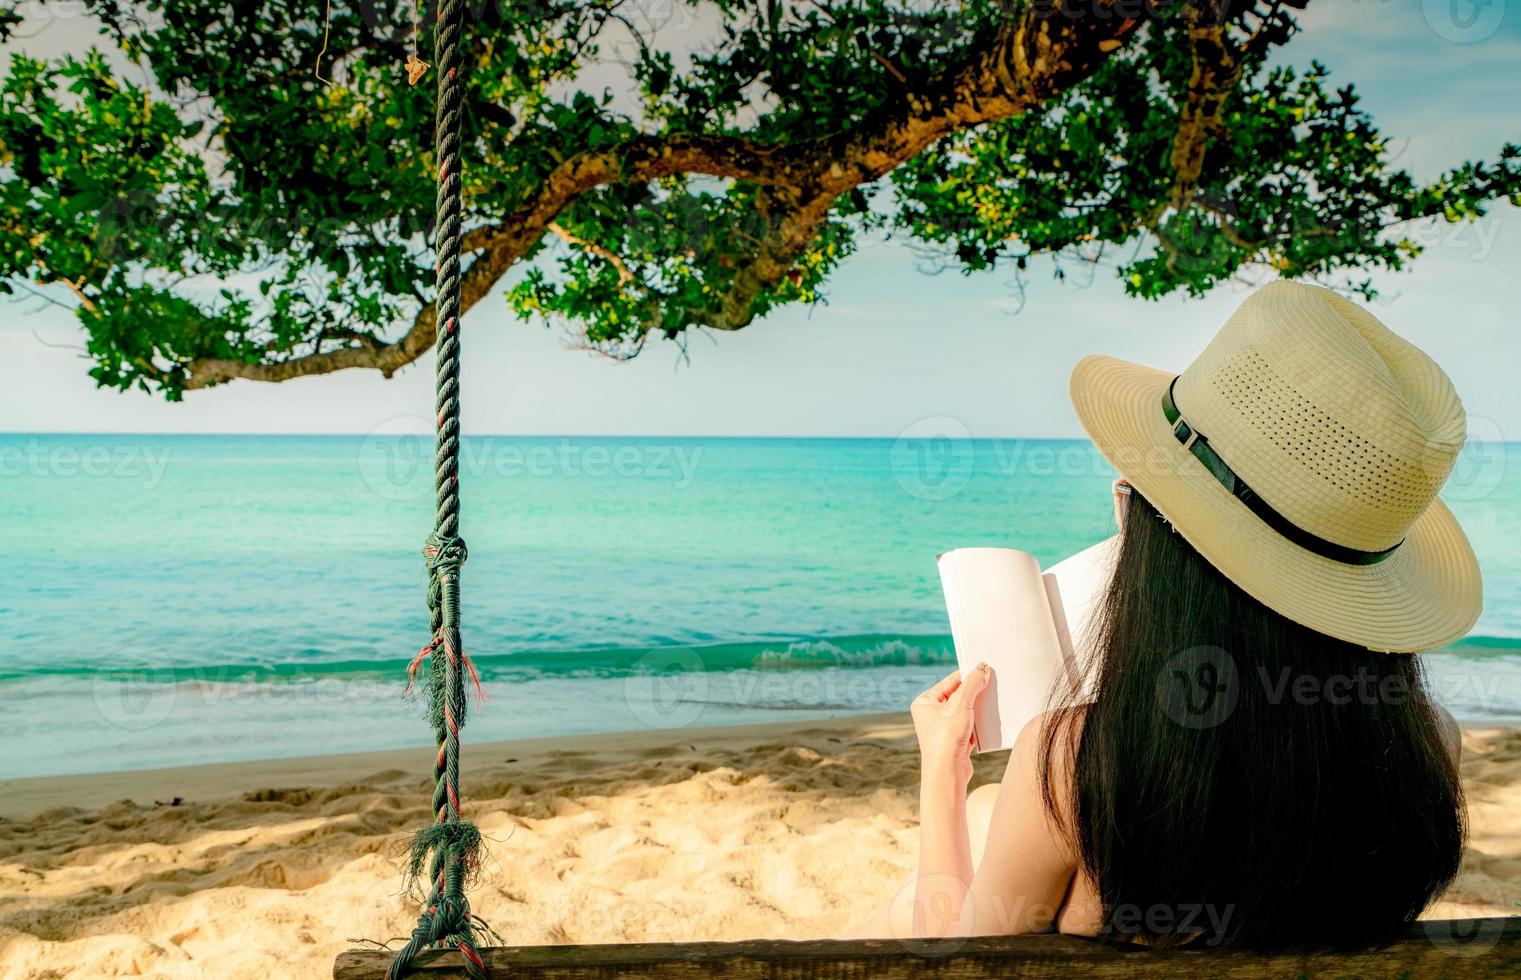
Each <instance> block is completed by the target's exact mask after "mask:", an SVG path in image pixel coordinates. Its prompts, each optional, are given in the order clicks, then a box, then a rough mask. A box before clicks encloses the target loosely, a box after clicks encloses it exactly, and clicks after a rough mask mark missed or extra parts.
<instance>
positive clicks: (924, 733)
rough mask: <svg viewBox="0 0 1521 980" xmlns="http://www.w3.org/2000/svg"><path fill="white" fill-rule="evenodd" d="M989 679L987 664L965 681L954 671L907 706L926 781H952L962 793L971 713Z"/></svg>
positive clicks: (971, 744) (968, 773)
mask: <svg viewBox="0 0 1521 980" xmlns="http://www.w3.org/2000/svg"><path fill="white" fill-rule="evenodd" d="M991 679H992V673H991V672H990V671H989V670H988V665H987V664H978V665H977V669H976V670H973V671H972V672H971V673H970V674H968V675H967V678H966V680H965V681H963V680H962V679H961V671H959V670H955V671H952V672H951V673H950V676H948V677H946V678H945V679H944V680H942V681H941V682H940V683H938V684H936V685H935V686H934V687H932V688H930V689H929V690H928V691H925V692H924V693H923V694H921V695H919V696H918V697H917V698H914V703H913V704H911V705H909V714H910V715H911V716H912V717H913V719H914V734H915V735H916V736H918V738H919V759H920V763H921V766H922V769H923V777H924V779H925V780H926V781H931V780H933V781H945V780H954V784H955V788H957V789H959V790H962V791H963V792H964V791H965V790H966V784H967V783H968V782H970V781H971V779H972V750H973V749H974V748H975V747H976V736H975V735H974V734H973V731H972V710H973V709H974V708H975V707H976V706H977V699H978V697H980V696H981V695H982V692H983V691H985V690H987V688H988V682H989V681H990V680H991Z"/></svg>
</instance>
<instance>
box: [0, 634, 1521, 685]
mask: <svg viewBox="0 0 1521 980" xmlns="http://www.w3.org/2000/svg"><path fill="white" fill-rule="evenodd" d="M304 652H306V653H308V654H310V657H309V658H303V659H300V660H292V661H289V662H282V663H253V662H245V663H237V662H233V663H226V664H200V665H196V664H190V665H184V664H169V663H158V662H153V661H149V660H142V661H138V662H124V661H115V662H112V663H110V664H99V665H94V666H53V665H49V666H39V667H37V668H17V667H12V668H11V669H9V670H3V669H0V683H6V682H21V681H41V680H45V679H50V678H51V679H57V680H60V681H67V680H68V679H74V680H79V679H84V678H92V677H100V676H122V675H131V676H132V677H133V678H134V679H136V680H138V681H140V682H146V683H153V682H155V681H161V682H163V683H186V682H191V683H196V682H199V683H207V684H228V683H239V684H241V683H260V682H273V683H280V682H288V683H300V682H303V681H319V680H340V679H366V680H397V681H401V680H404V679H405V677H406V669H407V664H408V660H409V658H405V657H388V658H384V659H373V660H369V659H341V660H329V659H322V654H321V651H318V650H310V651H304ZM1432 655H1434V656H1458V657H1462V658H1464V659H1482V658H1489V657H1501V658H1512V657H1521V637H1506V636H1470V637H1466V638H1465V639H1463V640H1461V641H1459V642H1458V643H1456V644H1454V645H1452V646H1451V647H1447V648H1445V649H1443V650H1440V651H1435V652H1434V653H1433V654H1432ZM955 659H956V656H955V648H954V647H953V646H952V643H951V638H950V637H949V636H948V635H944V634H922V635H916V634H867V635H860V636H837V637H815V638H805V639H770V640H751V641H743V642H734V643H713V644H686V645H676V644H667V645H659V646H628V647H604V648H597V649H586V650H563V649H559V650H556V649H528V650H519V651H515V652H513V653H503V654H487V655H481V656H474V657H472V660H473V661H474V663H475V666H476V669H477V670H478V671H479V672H480V675H481V678H482V679H483V680H487V681H492V680H520V679H537V678H550V677H565V678H571V677H624V676H629V675H633V674H645V673H654V674H667V673H681V672H693V671H696V672H708V673H713V672H717V673H725V672H732V671H739V670H754V671H783V670H786V671H794V670H824V669H847V670H848V669H866V668H881V667H914V666H924V665H947V664H952V663H954V662H955Z"/></svg>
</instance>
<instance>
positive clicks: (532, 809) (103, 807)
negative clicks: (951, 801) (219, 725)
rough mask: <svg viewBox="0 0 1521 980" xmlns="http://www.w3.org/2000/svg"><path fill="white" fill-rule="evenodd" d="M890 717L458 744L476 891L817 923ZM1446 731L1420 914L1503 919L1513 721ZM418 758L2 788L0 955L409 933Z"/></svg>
mask: <svg viewBox="0 0 1521 980" xmlns="http://www.w3.org/2000/svg"><path fill="white" fill-rule="evenodd" d="M905 722H906V718H905V717H904V716H878V717H872V718H865V719H863V718H860V717H855V718H843V719H834V720H830V721H824V722H806V723H791V724H782V725H765V726H745V727H736V728H721V729H702V730H698V729H691V730H685V731H676V732H644V733H640V734H637V735H629V736H596V737H577V738H567V739H544V740H539V741H536V742H531V743H528V742H520V743H515V744H511V745H508V744H492V745H471V746H467V768H466V774H465V791H466V794H467V798H468V800H469V801H470V802H469V804H468V810H469V811H470V814H471V816H472V817H473V819H474V820H475V821H476V822H477V824H478V825H479V826H480V827H481V829H482V830H483V831H484V832H485V833H486V834H487V835H488V836H489V837H490V838H492V839H493V843H492V845H491V850H490V857H489V862H488V867H487V868H486V874H485V879H484V881H483V882H482V884H481V885H480V886H479V887H478V888H477V889H476V891H475V892H474V893H473V899H474V902H475V907H476V910H477V911H478V912H479V913H480V914H481V915H482V916H484V917H485V918H486V919H487V920H488V921H489V922H490V923H491V924H492V925H493V926H495V928H496V929H497V930H499V931H500V932H501V933H502V935H503V936H504V937H505V938H506V939H507V940H508V941H509V942H513V943H598V942H620V941H636V940H657V941H682V940H697V939H708V940H723V939H741V938H752V937H787V938H813V937H820V936H829V935H834V934H837V933H839V932H841V931H843V930H845V929H846V928H848V927H849V926H850V925H852V924H854V923H856V922H858V921H859V920H861V919H864V918H865V917H866V916H867V915H868V914H869V913H870V911H871V910H872V908H874V907H875V905H877V904H878V903H880V902H881V901H882V900H883V899H884V897H885V896H886V895H887V894H889V893H890V891H891V890H892V889H893V888H894V887H896V885H897V884H898V883H899V882H900V881H901V880H902V878H903V876H904V875H905V874H906V873H907V871H908V869H910V868H911V867H912V864H913V861H914V856H915V848H916V838H917V832H916V823H915V809H916V807H915V798H916V780H917V757H916V753H915V751H914V747H913V741H912V734H911V731H910V729H909V728H908V727H907V725H906V724H905ZM1464 742H1465V758H1464V764H1463V773H1464V778H1465V783H1466V785H1467V788H1468V793H1469V796H1470V807H1471V819H1472V825H1473V844H1472V847H1471V849H1470V853H1469V854H1468V856H1467V859H1466V861H1465V864H1464V869H1463V873H1462V875H1461V877H1460V878H1459V880H1458V882H1457V884H1456V886H1455V887H1454V888H1453V890H1452V891H1451V892H1450V893H1449V894H1448V896H1446V898H1445V899H1444V900H1443V901H1442V902H1441V903H1440V904H1439V905H1437V906H1436V907H1435V908H1433V909H1432V910H1431V914H1432V915H1433V916H1436V917H1447V916H1466V915H1481V914H1488V915H1506V914H1518V912H1521V730H1507V729H1482V730H1481V729H1475V730H1469V731H1465V733H1464ZM430 757H431V752H430V751H428V750H416V751H400V752H376V753H364V754H361V755H349V756H327V757H315V758H309V759H299V760H279V761H274V762H256V763H242V764H229V765H218V766H195V767H186V768H181V769H167V770H156V771H152V772H141V773H120V774H109V775H101V776H74V777H56V778H46V779H27V780H11V781H8V782H4V783H0V800H3V802H0V813H3V817H0V975H3V976H7V977H13V976H14V977H22V976H29V977H63V976H153V977H234V978H235V977H250V978H254V977H256V978H259V980H269V978H271V977H325V976H330V975H331V969H332V961H333V958H334V956H335V955H336V954H337V953H338V952H339V951H340V950H343V949H345V948H348V947H350V946H352V945H354V944H355V941H356V940H359V939H374V940H386V939H390V938H393V937H398V936H403V935H404V934H406V933H407V932H408V931H409V930H410V928H411V925H412V922H413V916H414V906H413V905H412V903H411V902H410V901H409V900H408V899H407V897H406V896H404V895H403V894H402V893H401V887H400V877H399V873H398V864H397V852H398V848H399V845H400V843H401V842H402V841H403V840H404V838H405V836H406V832H407V831H408V830H410V829H412V828H415V827H417V826H419V825H421V824H422V823H423V822H425V821H426V820H427V819H428V815H427V809H428V804H427V799H428V796H427V793H428V790H429V785H428V781H427V779H426V778H419V774H425V773H426V772H427V767H428V765H429V760H430ZM1000 761H1001V760H1000V759H998V758H996V757H988V758H987V759H985V760H984V762H983V763H982V764H981V767H980V769H979V773H978V777H977V778H978V780H979V781H982V780H986V779H994V778H997V775H998V770H999V763H1000ZM175 797H180V798H181V799H180V802H179V803H178V804H175V803H174V802H173V801H174V798H175ZM155 801H157V802H155Z"/></svg>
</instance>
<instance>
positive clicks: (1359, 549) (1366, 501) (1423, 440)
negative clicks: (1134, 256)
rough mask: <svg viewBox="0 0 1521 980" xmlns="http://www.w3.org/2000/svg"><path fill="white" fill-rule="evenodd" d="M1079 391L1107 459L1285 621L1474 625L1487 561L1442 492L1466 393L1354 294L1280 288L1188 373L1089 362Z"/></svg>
mask: <svg viewBox="0 0 1521 980" xmlns="http://www.w3.org/2000/svg"><path fill="white" fill-rule="evenodd" d="M1071 391H1072V403H1073V405H1074V406H1075V407H1076V409H1077V416H1078V419H1079V420H1080V421H1081V422H1082V424H1083V428H1084V429H1086V430H1087V431H1088V435H1089V436H1090V437H1091V438H1092V439H1093V441H1094V443H1095V444H1096V445H1097V446H1098V448H1099V451H1100V452H1102V453H1103V454H1104V456H1105V458H1107V459H1108V460H1109V462H1110V464H1111V465H1113V466H1114V468H1115V469H1117V470H1119V471H1120V473H1121V474H1122V475H1123V476H1125V478H1126V479H1127V480H1128V481H1129V482H1130V484H1131V485H1132V486H1134V487H1135V488H1136V489H1137V490H1138V491H1139V492H1140V493H1141V494H1142V495H1143V496H1144V497H1145V498H1146V499H1147V500H1148V501H1150V502H1151V503H1152V504H1153V505H1154V506H1155V507H1156V508H1157V510H1158V511H1160V512H1161V514H1162V516H1163V517H1165V518H1166V519H1167V520H1168V521H1169V522H1170V523H1171V524H1172V525H1173V527H1175V528H1176V529H1177V530H1178V532H1179V533H1181V534H1182V535H1183V537H1184V539H1186V540H1187V541H1188V543H1189V544H1190V545H1192V546H1193V547H1194V548H1195V549H1196V550H1197V551H1198V552H1199V553H1200V554H1202V555H1203V556H1204V557H1205V558H1206V559H1208V560H1209V562H1210V563H1211V564H1212V565H1214V566H1215V567H1216V568H1217V569H1219V570H1220V571H1221V572H1222V573H1223V574H1224V575H1225V576H1226V577H1227V578H1229V579H1230V580H1231V581H1232V582H1234V583H1236V585H1238V586H1240V587H1241V588H1242V589H1243V590H1245V591H1246V592H1247V594H1249V595H1251V596H1253V597H1254V598H1256V599H1257V600H1258V601H1259V602H1261V603H1263V604H1264V605H1266V606H1268V607H1270V608H1271V609H1273V610H1275V611H1277V612H1278V613H1280V614H1281V615H1283V616H1286V617H1288V618H1289V619H1291V620H1293V621H1295V622H1297V623H1301V624H1303V625H1305V626H1308V627H1310V628H1311V629H1314V630H1317V631H1319V632H1321V633H1326V634H1329V635H1330V636H1334V637H1337V638H1338V639H1342V640H1346V641H1349V642H1351V643H1357V644H1360V645H1362V646H1365V647H1368V648H1370V649H1373V650H1386V651H1418V650H1430V649H1432V648H1434V647H1439V646H1443V645H1445V644H1448V643H1451V642H1453V641H1454V640H1457V639H1458V638H1459V637H1461V636H1463V634H1465V633H1467V632H1468V630H1469V628H1470V627H1471V626H1473V624H1474V621H1475V620H1476V619H1478V616H1479V609H1480V607H1481V605H1482V601H1483V595H1482V587H1481V585H1480V581H1479V565H1478V562H1477V561H1476V560H1475V558H1474V554H1473V549H1472V548H1471V547H1470V546H1469V544H1468V539H1467V538H1466V537H1464V535H1463V530H1462V528H1460V527H1459V526H1458V522H1457V521H1456V520H1455V519H1454V518H1453V516H1452V512H1451V511H1449V510H1448V509H1447V507H1446V505H1445V504H1443V503H1442V502H1441V501H1440V500H1438V499H1437V491H1438V490H1439V489H1441V486H1442V484H1443V483H1444V482H1445V481H1446V479H1447V474H1448V472H1449V471H1450V470H1451V469H1452V465H1453V462H1454V460H1455V459H1456V458H1457V455H1458V452H1459V451H1460V450H1461V449H1462V448H1463V439H1464V431H1465V427H1466V425H1465V419H1464V414H1463V405H1462V403H1461V402H1459V401H1458V396H1457V393H1456V392H1455V391H1453V388H1452V382H1451V381H1449V380H1448V379H1447V375H1446V374H1444V373H1443V372H1442V369H1441V368H1439V367H1438V366H1437V365H1436V362H1434V361H1433V360H1431V358H1429V357H1427V356H1426V355H1425V354H1424V353H1422V352H1421V351H1420V350H1419V349H1417V348H1416V347H1415V346H1414V345H1412V344H1410V343H1408V342H1407V341H1404V340H1402V339H1400V338H1399V337H1397V336H1395V335H1394V334H1393V333H1391V332H1390V331H1389V329H1388V328H1387V327H1385V326H1384V325H1383V324H1382V323H1380V322H1379V321H1378V320H1377V319H1376V318H1375V317H1374V316H1373V315H1372V314H1371V313H1369V312H1368V311H1367V310H1365V309H1363V308H1362V307H1361V306H1358V305H1357V304H1356V303H1354V302H1352V301H1350V300H1348V299H1346V298H1344V297H1342V296H1339V295H1337V294H1336V293H1334V292H1332V291H1330V290H1328V289H1322V288H1320V287H1318V286H1309V285H1305V284H1303V283H1297V282H1290V281H1287V280H1283V281H1279V282H1274V283H1272V284H1271V285H1267V286H1264V287H1262V288H1261V289H1259V290H1257V291H1256V292H1255V293H1253V294H1252V295H1251V296H1249V297H1248V298H1247V299H1246V301H1245V302H1244V303H1242V304H1241V306H1240V308H1238V309H1237V310H1236V312H1235V313H1234V314H1233V315H1232V316H1231V318H1230V319H1229V320H1228V321H1227V322H1226V324H1225V326H1224V327H1223V328H1221V330H1220V332H1219V333H1218V334H1216V335H1215V338H1214V340H1212V341H1210V343H1209V346H1207V347H1206V348H1205V349H1204V352H1203V353H1202V354H1200V355H1199V357H1198V359H1196V360H1195V361H1194V362H1193V363H1192V364H1190V365H1189V366H1188V368H1187V369H1185V370H1184V372H1183V373H1182V374H1180V375H1177V376H1176V378H1175V377H1174V375H1173V374H1171V373H1170V372H1167V371H1157V370H1154V369H1152V368H1147V367H1141V366H1140V365H1137V364H1131V363H1128V362H1126V361H1121V360H1117V359H1116V358H1112V357H1102V356H1093V357H1086V358H1084V359H1083V360H1082V361H1080V362H1078V365H1077V367H1076V368H1074V369H1073V371H1072V382H1071Z"/></svg>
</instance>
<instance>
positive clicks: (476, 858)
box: [386, 0, 490, 980]
mask: <svg viewBox="0 0 1521 980" xmlns="http://www.w3.org/2000/svg"><path fill="white" fill-rule="evenodd" d="M463 33H464V0H442V2H441V3H440V5H439V8H438V18H437V25H436V28H435V30H434V34H433V60H434V64H435V65H437V66H438V95H437V105H436V110H435V116H434V127H433V147H434V156H435V159H436V160H437V161H438V195H437V212H436V220H435V221H434V225H433V233H434V249H435V251H436V252H437V262H438V265H437V289H438V298H437V302H436V305H435V310H436V314H437V315H436V317H435V320H434V322H435V324H436V325H437V335H438V337H437V341H436V343H435V351H436V353H437V355H438V382H437V388H436V404H437V409H438V417H437V420H438V434H437V441H436V449H435V457H434V482H433V486H434V500H435V509H434V524H433V533H431V534H430V535H428V543H427V546H426V547H424V548H423V557H424V559H425V560H426V562H427V566H428V612H429V614H430V618H431V632H430V638H429V640H428V644H427V645H426V646H424V647H423V648H422V650H421V651H420V652H419V653H418V654H417V657H416V659H414V660H413V662H412V666H411V669H410V670H409V674H411V675H413V676H414V677H415V674H416V671H417V669H418V667H419V666H420V665H421V664H422V661H423V660H424V659H426V660H427V661H428V672H427V679H426V684H427V689H428V717H429V720H430V721H431V723H432V725H433V734H434V740H435V741H436V742H437V743H438V755H437V757H436V758H435V760H434V763H433V778H434V787H433V813H434V816H435V822H434V823H433V824H432V825H431V826H429V827H425V828H424V829H422V830H419V831H418V832H417V833H416V834H415V835H414V836H413V838H412V841H411V845H410V847H409V849H408V861H407V869H406V870H407V875H408V880H409V881H416V880H419V879H420V878H421V877H422V875H423V874H424V873H426V874H427V876H428V881H429V886H428V889H429V890H428V897H427V899H426V900H425V901H424V903H423V908H422V912H421V913H420V914H419V916H418V920H417V926H416V927H415V928H414V929H413V930H412V936H411V938H410V939H408V941H407V944H406V945H405V946H403V947H402V948H401V949H400V950H398V951H397V953H396V958H395V959H393V960H392V961H391V965H390V968H389V970H388V971H387V973H386V975H387V977H389V978H390V980H400V978H401V977H404V976H406V974H407V972H408V971H409V970H410V968H411V966H412V963H413V960H414V959H416V957H417V954H418V953H420V952H421V951H423V950H424V949H429V948H447V947H452V948H454V949H457V950H459V952H460V953H461V955H463V956H464V958H465V964H466V970H467V971H468V973H469V975H470V976H471V977H472V978H484V977H485V976H486V966H485V963H484V962H483V961H482V959H481V955H480V952H479V950H478V948H477V947H478V945H479V944H478V942H477V932H479V931H482V930H484V931H486V932H487V933H489V932H490V930H489V927H486V926H485V925H484V924H483V923H482V922H481V921H480V919H478V918H477V917H476V916H475V915H473V914H472V913H471V911H470V902H469V900H468V899H467V898H466V897H465V886H466V884H468V883H469V881H470V879H471V878H472V877H473V876H474V875H475V873H476V872H477V871H478V870H479V868H480V853H481V832H480V831H479V830H478V829H476V827H475V826H474V825H473V824H471V823H469V822H467V821H466V820H464V819H463V818H462V817H461V816H460V794H459V733H460V729H461V728H463V727H464V725H465V717H466V713H467V708H468V698H467V697H466V687H465V676H466V674H467V673H468V674H469V675H470V679H471V680H472V682H473V684H474V687H475V690H476V692H477V694H479V693H480V692H481V686H480V679H479V677H478V676H477V675H476V673H475V668H474V667H473V666H472V665H471V663H470V661H469V659H468V658H467V657H466V656H465V648H464V646H463V644H462V643H461V642H460V626H459V620H460V609H459V601H460V591H459V571H460V566H461V565H463V564H464V563H465V557H466V551H465V542H464V541H463V540H461V538H460V537H459V439H460V426H459V313H460V265H459V258H460V224H461V219H460V213H461V210H462V206H461V200H460V198H461V188H462V183H461V179H460V176H461V175H460V116H461V104H462V102H463V93H464V83H463V80H462V79H461V78H460V77H459V69H460V62H461V60H462V59H461V45H462V41H463ZM409 686H410V685H409ZM425 869H426V870H425Z"/></svg>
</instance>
